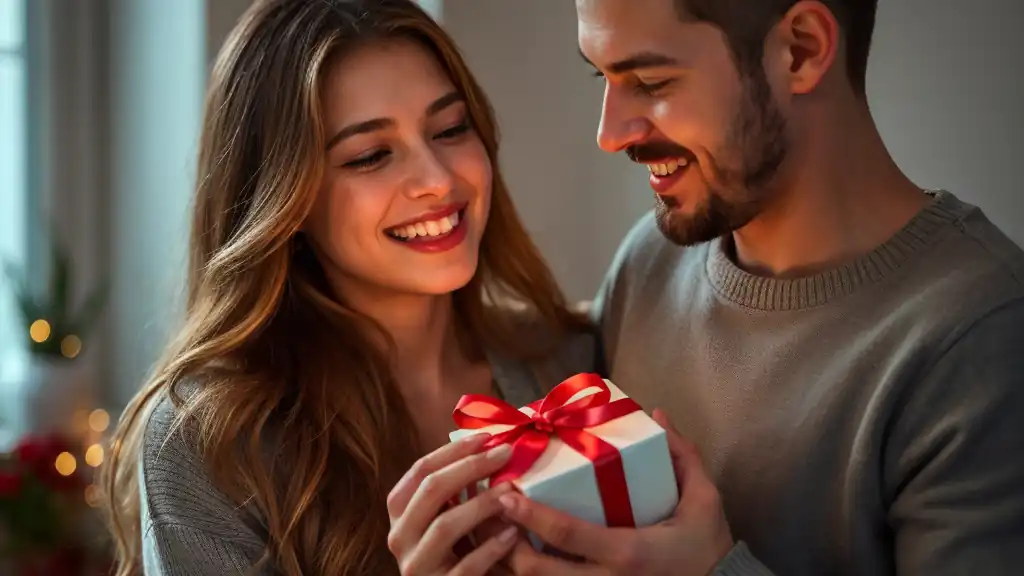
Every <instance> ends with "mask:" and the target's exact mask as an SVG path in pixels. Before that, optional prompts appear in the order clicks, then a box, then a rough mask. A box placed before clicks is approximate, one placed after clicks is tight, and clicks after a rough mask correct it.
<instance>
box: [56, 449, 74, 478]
mask: <svg viewBox="0 0 1024 576" xmlns="http://www.w3.org/2000/svg"><path fill="white" fill-rule="evenodd" d="M54 467H55V468H57V473H59V474H60V475H61V476H71V475H72V474H74V473H75V468H78V462H77V461H76V460H75V457H74V456H72V455H71V453H70V452H61V453H60V454H58V455H57V461H56V462H54Z"/></svg>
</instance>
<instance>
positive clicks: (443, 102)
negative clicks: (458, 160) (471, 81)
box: [327, 91, 462, 150]
mask: <svg viewBox="0 0 1024 576" xmlns="http://www.w3.org/2000/svg"><path fill="white" fill-rule="evenodd" d="M459 102H462V94H460V93H459V92H457V91H453V92H449V93H448V94H445V95H444V96H441V97H440V98H438V99H437V100H434V101H433V102H431V103H430V106H427V116H428V117H430V116H436V115H438V114H440V113H441V112H442V111H444V110H446V109H447V108H448V107H449V106H452V105H453V104H457V103H459ZM394 125H395V120H394V118H374V119H372V120H366V121H364V122H357V123H355V124H349V125H348V126H346V127H344V128H342V129H341V130H338V132H337V133H336V134H335V135H334V136H332V137H331V139H330V140H328V141H327V150H330V149H331V148H333V147H334V146H335V144H337V143H338V142H341V141H342V140H344V139H345V138H350V137H352V136H355V135H357V134H367V133H369V132H376V131H378V130H383V129H385V128H390V127H392V126H394Z"/></svg>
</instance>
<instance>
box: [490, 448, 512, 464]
mask: <svg viewBox="0 0 1024 576" xmlns="http://www.w3.org/2000/svg"><path fill="white" fill-rule="evenodd" d="M510 454H512V447H511V446H509V445H508V444H499V445H497V446H495V447H494V448H491V449H490V451H489V452H487V459H488V460H504V459H505V458H508V456H509V455H510Z"/></svg>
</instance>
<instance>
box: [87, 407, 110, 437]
mask: <svg viewBox="0 0 1024 576" xmlns="http://www.w3.org/2000/svg"><path fill="white" fill-rule="evenodd" d="M108 426H110V414H107V411H106V410H93V411H92V413H91V414H89V428H92V430H93V432H104V431H106V429H107V427H108Z"/></svg>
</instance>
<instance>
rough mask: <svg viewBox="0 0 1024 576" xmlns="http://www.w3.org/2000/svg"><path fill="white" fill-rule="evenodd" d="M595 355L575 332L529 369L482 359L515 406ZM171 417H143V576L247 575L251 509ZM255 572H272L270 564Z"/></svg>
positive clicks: (529, 334)
mask: <svg viewBox="0 0 1024 576" xmlns="http://www.w3.org/2000/svg"><path fill="white" fill-rule="evenodd" d="M536 330H537V328H536V327H531V326H529V325H527V324H524V325H523V337H524V338H538V337H543V335H541V334H535V333H534V332H535V331H536ZM595 350H596V342H595V339H594V338H593V337H592V336H590V335H585V334H580V335H577V336H575V337H573V338H571V339H569V340H568V341H566V342H565V343H564V344H563V345H562V346H561V347H560V349H559V350H558V351H557V353H556V354H555V355H554V356H553V357H552V358H550V359H548V360H547V361H545V362H541V363H539V364H534V365H531V366H529V367H528V366H526V365H524V364H522V363H518V362H514V361H511V360H509V359H508V358H505V357H502V356H501V355H500V354H498V353H496V352H491V353H490V354H488V359H489V361H490V363H491V369H492V372H493V374H494V379H495V382H496V384H497V386H498V389H499V392H500V394H501V395H502V396H503V397H504V399H505V400H506V401H507V402H509V403H510V404H512V405H515V406H522V405H525V404H528V403H530V402H532V401H534V400H536V399H538V398H540V397H541V396H543V395H544V394H545V393H546V392H547V390H548V389H550V388H551V387H552V386H554V385H555V384H557V383H558V382H560V381H561V380H562V379H564V378H568V377H569V376H572V375H573V374H576V373H578V372H586V371H590V370H593V368H594V365H595V357H594V353H595ZM174 415H175V408H174V406H173V405H172V404H171V402H170V400H169V399H167V398H165V399H163V400H161V401H160V403H159V404H158V405H157V406H156V408H155V409H154V410H153V412H152V414H151V415H150V417H149V421H148V424H147V427H146V435H145V440H144V443H143V450H142V455H141V456H142V457H141V458H140V462H139V484H140V486H141V498H142V506H141V510H142V518H141V522H142V527H143V532H142V533H143V538H142V549H143V568H144V573H145V575H146V576H230V575H247V576H248V575H249V574H250V573H251V572H252V571H251V567H252V566H253V565H254V564H256V563H257V562H258V561H259V560H260V558H261V557H262V555H263V552H264V550H265V548H266V538H267V533H266V528H265V526H264V524H263V522H262V521H261V520H260V515H259V513H258V511H256V510H253V509H251V508H248V507H244V506H243V507H239V506H238V504H237V503H235V502H233V501H231V500H230V499H228V498H227V497H226V496H225V495H224V494H223V493H221V492H220V491H219V490H218V489H217V488H216V487H215V486H214V485H213V484H212V483H211V481H210V478H209V476H208V474H207V472H206V470H205V468H204V466H203V463H202V461H201V460H200V459H199V458H198V456H197V455H196V453H195V451H194V450H193V449H192V448H191V447H190V446H189V445H188V444H186V442H185V440H183V438H182V435H181V434H177V433H175V434H170V430H171V425H172V421H173V419H174ZM395 571H396V573H397V567H396V570H395ZM263 573H264V574H275V573H276V572H275V571H274V569H273V568H272V567H271V568H268V569H267V570H265V571H264V572H263ZM310 576H312V575H310Z"/></svg>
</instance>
